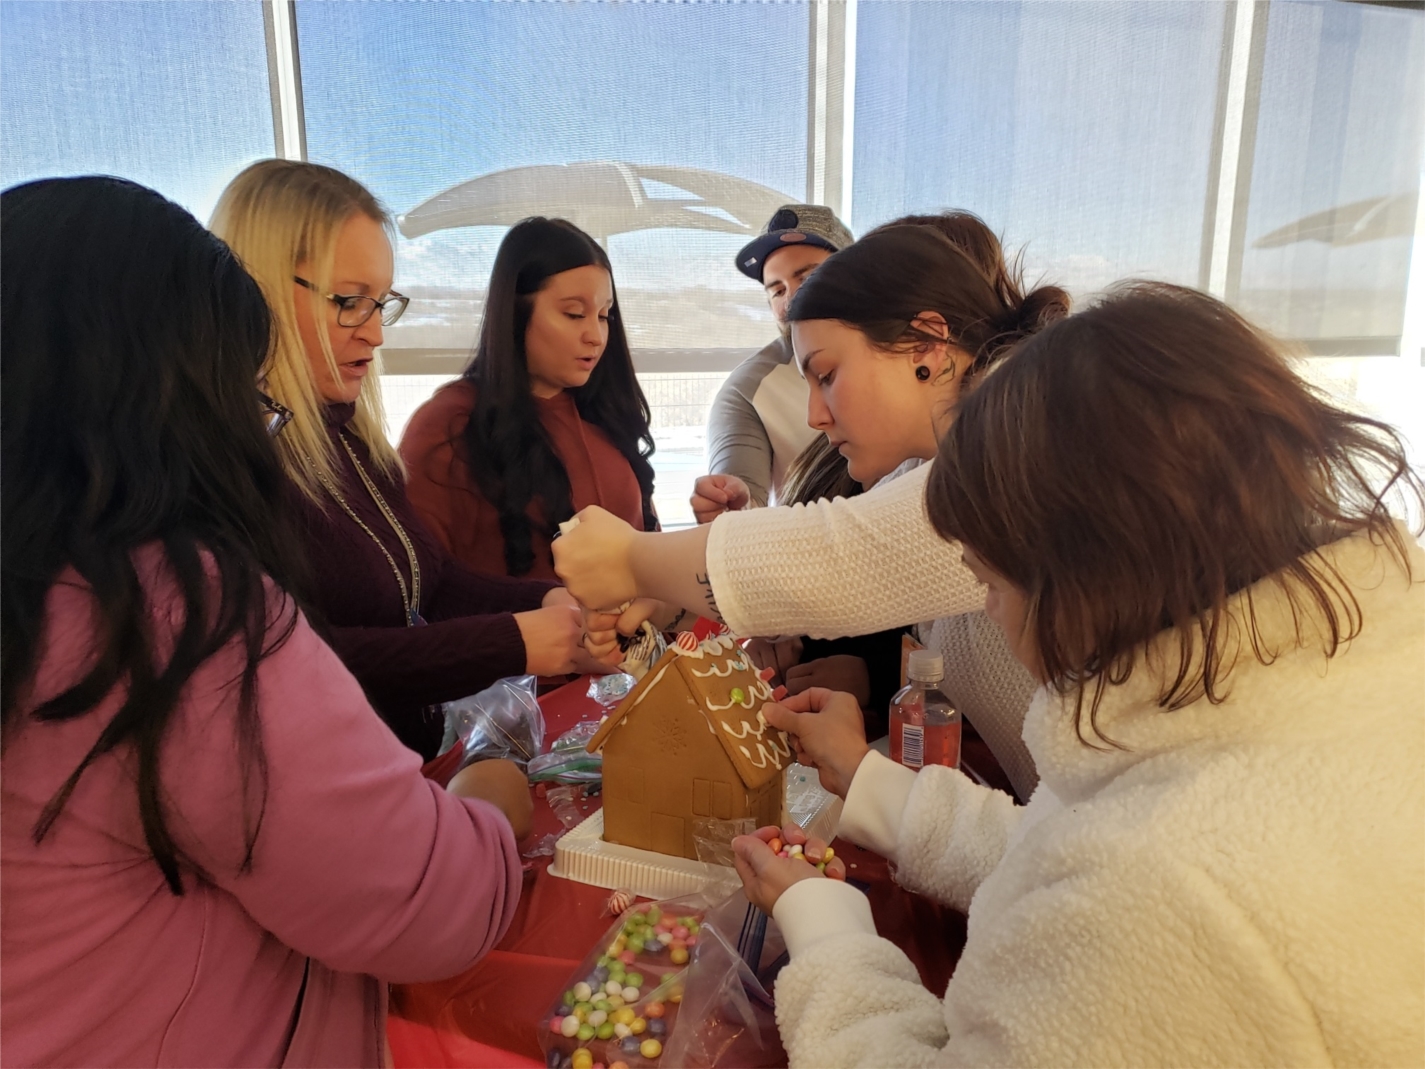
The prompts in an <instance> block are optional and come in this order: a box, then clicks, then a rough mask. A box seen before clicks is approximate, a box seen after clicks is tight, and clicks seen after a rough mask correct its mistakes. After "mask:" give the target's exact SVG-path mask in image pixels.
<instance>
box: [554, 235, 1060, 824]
mask: <svg viewBox="0 0 1425 1069" xmlns="http://www.w3.org/2000/svg"><path fill="white" fill-rule="evenodd" d="M927 221H929V224H928V222H927ZM1067 308H1068V296H1067V295H1066V294H1065V293H1064V292H1063V291H1062V290H1059V289H1057V288H1054V287H1051V286H1042V287H1039V288H1038V289H1035V290H1033V291H1032V292H1030V293H1028V294H1025V293H1024V292H1023V287H1022V285H1021V283H1020V281H1019V279H1018V278H1017V277H1016V276H1015V274H1014V272H1013V271H1012V270H1011V269H1010V268H1009V267H1008V266H1007V265H1006V263H1005V260H1004V254H1003V252H1002V250H1001V248H1000V245H999V241H998V240H997V239H996V238H995V236H994V234H993V233H992V232H991V231H990V230H989V228H988V227H986V226H985V224H984V223H983V222H982V221H981V220H979V219H978V218H976V217H975V216H973V215H970V214H969V213H965V212H954V213H947V214H945V215H943V216H936V217H916V222H915V224H914V225H896V224H890V225H888V226H886V227H882V228H880V229H878V230H875V231H872V232H871V233H870V234H868V235H866V236H865V237H864V238H862V239H861V240H860V241H858V242H856V243H855V244H853V245H850V246H848V247H847V248H845V249H843V250H842V251H841V252H838V253H837V254H836V255H834V256H832V257H831V258H830V259H828V260H826V261H825V262H824V263H822V264H821V265H820V266H819V267H818V268H817V270H816V271H815V272H814V273H813V274H812V275H811V276H810V277H809V278H808V279H807V281H806V282H805V283H804V284H803V285H802V287H801V289H800V290H799V291H798V292H797V296H796V298H795V300H793V302H792V305H791V308H790V309H789V312H788V320H789V321H790V322H791V330H792V341H793V345H794V347H795V349H796V353H797V364H798V367H799V369H800V370H801V372H802V374H803V375H804V376H805V377H806V380H807V384H808V387H809V393H810V401H809V409H808V422H810V424H811V425H812V426H813V427H815V428H816V429H818V430H820V431H822V432H824V433H825V434H826V435H827V437H828V439H830V440H831V442H832V443H834V444H835V445H837V446H838V447H839V448H840V452H841V453H842V455H843V456H845V458H846V461H847V468H848V471H849V473H850V475H851V477H852V478H853V479H855V480H856V481H857V482H860V483H862V484H863V485H867V486H870V485H871V484H873V483H875V482H877V480H880V479H882V478H884V477H887V476H889V475H891V473H892V472H893V471H895V470H896V469H897V468H898V467H900V466H901V465H902V464H903V463H904V462H906V461H920V460H928V459H930V458H931V457H933V456H934V455H935V448H936V443H937V442H938V441H939V438H940V435H941V434H943V433H944V430H945V427H946V425H947V423H948V421H949V418H950V414H951V412H952V411H953V408H954V405H955V403H956V401H957V399H958V398H959V397H960V395H961V394H962V393H963V392H965V391H966V390H968V389H970V388H972V387H973V385H974V384H975V383H977V382H978V381H980V380H981V379H982V378H983V377H984V376H985V375H986V374H988V373H989V372H990V371H991V369H993V368H994V367H995V366H996V365H997V364H998V363H999V361H1000V360H1001V359H1002V358H1003V356H1004V355H1005V354H1006V353H1007V352H1009V351H1010V350H1011V348H1012V347H1013V346H1014V344H1016V343H1017V342H1019V341H1022V340H1023V339H1024V338H1026V337H1028V336H1029V335H1031V334H1032V333H1034V331H1036V330H1038V329H1040V328H1041V327H1042V326H1043V325H1044V324H1045V323H1046V322H1050V321H1052V320H1054V319H1058V318H1060V317H1061V316H1062V315H1063V314H1064V313H1065V312H1066V311H1067ZM902 478H903V479H906V478H909V477H908V476H903V477H902ZM712 479H713V480H714V481H716V480H720V479H721V480H724V482H723V483H722V484H720V486H722V487H725V488H727V489H729V491H730V492H731V494H732V495H733V499H732V500H730V501H728V502H727V504H728V506H729V507H731V508H735V507H737V505H738V502H737V500H736V490H735V489H734V488H731V487H727V484H726V477H717V476H715V477H712ZM732 482H733V483H735V482H736V480H732ZM911 485H913V486H915V487H916V490H917V493H916V495H915V498H914V500H913V508H914V509H915V511H916V512H917V513H918V512H919V508H920V506H919V494H918V490H919V487H920V485H921V483H920V481H919V480H918V479H914V480H911ZM709 492H712V491H709ZM844 504H846V502H836V503H831V504H830V505H829V506H823V505H822V504H818V505H813V506H809V507H807V508H801V507H795V508H791V509H777V510H759V511H763V512H769V513H774V514H778V515H780V516H785V517H786V518H787V519H788V520H789V522H790V523H791V524H793V525H801V526H800V527H799V528H797V529H796V530H795V531H794V532H793V537H792V538H791V539H788V540H782V541H780V542H773V543H769V544H766V545H767V547H768V548H769V549H771V548H773V547H776V549H775V551H774V554H775V555H774V557H773V559H772V560H764V563H765V564H767V565H769V567H765V568H764V569H759V570H757V572H756V573H750V574H747V575H746V576H745V577H741V576H739V577H737V578H736V579H733V580H732V581H730V582H728V583H726V584H724V583H722V582H721V581H718V582H715V583H714V584H713V585H712V586H711V587H710V589H711V590H713V591H715V597H716V599H717V601H718V604H719V605H722V602H723V599H724V597H726V598H727V599H728V600H729V601H730V602H731V603H732V605H733V611H732V613H731V614H729V613H728V611H727V606H725V605H722V607H723V616H724V619H726V620H727V621H728V623H729V624H730V625H731V626H732V627H733V629H734V631H736V632H737V633H739V634H743V635H776V634H783V633H789V634H810V635H812V636H813V637H835V636H837V635H844V634H861V633H865V632H866V631H868V630H880V628H869V629H868V628H865V627H863V626H861V622H862V619H863V616H864V612H865V609H866V608H867V607H868V606H867V605H858V604H856V603H855V602H854V601H852V602H848V601H847V600H845V599H842V601H841V602H840V605H839V608H838V610H837V611H832V612H830V613H828V614H827V616H828V617H829V620H827V621H820V620H817V619H815V617H814V616H813V615H811V614H809V615H808V617H807V618H806V620H805V621H804V620H802V619H799V618H798V616H799V614H795V613H793V614H788V619H789V622H790V625H791V626H788V627H775V628H773V627H767V626H764V625H765V624H767V623H770V622H772V621H770V620H767V619H766V618H765V617H762V616H761V615H760V614H759V613H757V612H755V611H754V612H752V613H749V614H746V616H745V617H744V616H743V614H741V613H740V612H739V611H738V610H739V608H740V607H741V605H740V603H741V602H742V601H744V600H745V599H742V598H740V597H739V593H740V591H743V590H750V591H751V592H752V595H753V598H754V599H756V598H758V597H765V595H766V593H768V592H770V590H769V586H768V584H765V583H764V582H763V581H762V580H763V576H764V575H765V574H766V573H768V572H777V573H781V572H782V568H781V562H782V560H783V559H784V558H785V556H786V555H788V554H800V555H802V556H803V557H804V559H805V561H806V562H809V563H811V564H813V565H815V567H816V580H815V585H816V586H817V587H819V588H821V589H826V588H828V587H833V586H835V585H836V584H835V583H828V581H827V580H828V578H831V577H833V576H834V577H835V578H836V579H837V580H838V581H839V579H840V574H839V572H840V568H839V567H837V565H836V563H834V562H832V561H829V560H828V554H827V553H826V552H822V551H821V546H819V545H818V544H817V543H818V541H819V540H821V539H823V538H824V537H825V530H824V529H822V530H818V529H817V528H816V526H815V524H813V523H809V522H808V520H809V519H810V518H811V517H813V516H818V515H821V512H820V510H821V509H822V508H823V507H828V508H829V509H830V510H833V511H834V510H835V509H836V508H837V507H838V505H844ZM589 518H590V516H589V514H588V513H583V514H581V517H580V519H581V521H583V520H586V519H589ZM919 522H920V525H921V526H922V527H924V528H925V531H926V534H927V536H928V538H929V541H930V542H931V543H932V544H934V545H936V546H937V547H939V546H940V545H941V543H940V542H939V540H938V539H936V538H935V536H934V533H933V532H931V531H930V530H929V528H928V525H926V524H925V522H924V520H923V519H922V520H920V521H919ZM898 526H903V525H898ZM726 530H727V527H726V526H725V525H724V526H721V527H719V526H717V525H715V526H714V532H713V534H712V536H711V537H712V539H713V540H714V542H710V543H709V545H708V551H707V559H708V565H709V567H711V566H712V565H713V561H714V559H716V558H717V557H719V556H721V557H722V559H728V560H733V559H735V560H737V561H738V563H739V564H740V565H741V566H742V567H747V566H748V565H750V564H753V563H754V562H755V561H756V559H757V558H756V557H755V556H749V555H746V554H743V553H740V552H736V551H734V552H732V553H724V554H718V553H717V551H716V550H715V549H714V548H713V546H714V545H715V544H720V540H721V539H722V537H723V532H725V531H726ZM629 533H632V532H631V531H630V532H629ZM851 533H852V534H855V533H857V532H856V531H853V532H851ZM897 533H898V532H894V531H883V532H881V533H880V537H872V538H869V539H867V540H866V541H865V542H864V543H863V544H859V545H857V544H852V543H850V542H849V541H848V540H846V539H839V540H838V539H836V538H835V537H834V536H833V538H832V539H830V544H829V545H828V546H827V547H826V548H827V549H829V550H831V551H832V552H833V553H834V552H836V551H837V550H841V551H845V552H848V553H849V554H850V555H853V556H855V557H856V558H857V561H858V563H857V564H854V565H853V564H851V563H850V562H849V561H848V562H847V571H858V572H865V571H866V570H867V567H866V565H867V563H871V564H872V566H873V569H874V570H878V571H880V572H882V573H884V572H885V571H886V570H887V569H888V568H889V569H893V570H895V571H897V572H898V573H899V575H900V576H903V577H904V578H905V579H906V581H907V582H908V583H909V584H912V585H913V584H917V583H921V582H925V581H927V580H929V579H930V578H931V577H930V576H928V575H921V574H919V572H920V571H921V569H923V568H925V567H926V562H925V561H924V560H923V559H922V558H921V556H920V555H919V554H917V553H916V552H915V549H914V547H913V546H906V545H897V546H896V547H895V549H894V551H893V552H894V553H895V554H896V555H897V556H898V557H900V558H901V559H900V560H898V561H895V562H888V561H886V562H883V561H882V560H880V559H878V558H879V553H878V552H877V551H878V549H879V548H880V547H883V546H885V544H886V541H885V536H886V535H887V534H890V535H895V534H897ZM582 534H583V532H582V531H581V532H580V533H579V534H575V535H573V536H572V537H571V538H570V539H569V540H568V541H569V542H570V545H574V544H576V543H577V544H579V545H583V544H584V539H583V538H582V537H581V535H582ZM563 541H565V540H564V539H561V542H563ZM566 548H567V547H565V546H560V547H559V550H558V551H557V552H556V554H555V566H556V568H557V569H559V570H560V574H561V575H562V574H564V573H565V570H566V569H569V568H571V567H573V566H572V565H571V563H570V561H569V557H568V554H567V553H566V552H564V550H565V549H566ZM699 548H700V547H699ZM868 550H869V551H871V552H872V553H873V554H875V555H872V556H869V557H868V556H867V552H868ZM828 564H830V565H831V567H830V568H828V567H827V565H828ZM682 570H683V573H684V574H687V573H688V572H689V571H691V570H696V571H697V572H698V573H699V574H705V575H707V574H710V573H709V571H708V568H704V567H703V564H702V561H701V559H698V560H697V561H695V562H691V563H689V562H686V561H685V562H684V564H683V569H682ZM578 571H580V569H577V568H574V571H571V573H570V574H571V575H573V574H575V572H578ZM954 571H955V572H956V573H957V574H958V584H959V586H960V587H961V588H962V591H963V593H962V595H961V596H960V597H959V598H958V599H957V600H956V601H955V602H952V603H951V604H950V605H949V606H946V607H940V608H937V610H936V611H932V612H927V613H925V614H924V615H921V616H918V617H913V618H912V617H904V616H902V617H901V618H899V619H897V620H894V621H892V622H891V625H898V624H904V623H919V622H921V621H930V620H932V619H933V618H935V617H942V616H949V617H950V618H948V619H935V620H934V623H933V624H931V623H927V624H925V626H924V627H923V628H922V638H923V639H925V640H926V641H927V642H929V643H931V644H933V646H934V647H935V648H938V649H940V650H941V651H942V652H943V653H944V654H945V665H946V679H945V682H944V684H943V686H944V689H945V690H946V692H947V693H948V694H949V696H950V698H951V699H952V700H953V701H954V702H955V704H956V706H957V707H958V708H959V709H960V711H961V712H963V713H964V714H965V716H966V718H967V719H968V720H970V721H971V723H973V724H974V725H975V727H976V728H977V729H979V730H980V732H981V734H982V735H983V736H984V737H985V739H986V741H987V742H988V743H989V744H990V746H991V748H992V749H993V750H994V752H995V754H996V756H997V757H998V758H999V760H1000V763H1001V765H1002V766H1003V767H1004V769H1005V771H1006V772H1007V773H1008V774H1009V776H1010V779H1011V782H1013V784H1014V786H1015V788H1016V789H1017V790H1018V791H1020V793H1021V796H1022V797H1028V795H1029V793H1030V791H1031V790H1032V789H1033V785H1034V782H1035V774H1034V765H1033V762H1032V761H1031V760H1030V758H1029V755H1028V753H1027V751H1026V750H1025V749H1024V744H1023V742H1022V740H1021V728H1022V724H1023V720H1024V711H1025V709H1026V708H1027V707H1028V705H1029V697H1030V695H1031V694H1032V693H1033V689H1034V683H1033V680H1032V679H1031V678H1030V677H1029V676H1028V675H1027V674H1026V673H1025V672H1024V670H1023V668H1021V667H1020V666H1019V665H1018V664H1017V663H1016V662H1015V661H1014V659H1013V657H1011V656H1010V655H1009V652H1008V650H1007V649H1006V648H1005V646H1004V642H1003V639H1002V638H1001V637H1000V635H999V633H998V631H996V629H995V628H993V627H992V626H991V625H990V624H989V623H988V621H987V620H986V619H985V617H984V614H983V613H982V612H980V611H979V610H980V604H979V598H978V593H977V592H976V590H975V586H974V582H973V578H972V577H970V576H968V575H967V574H965V573H964V571H963V569H962V568H961V567H960V566H959V565H958V564H957V565H956V567H955V568H954ZM576 581H577V580H576ZM710 581H711V580H710ZM853 582H854V580H853ZM640 592H641V593H651V591H647V590H643V591H640ZM629 593H631V592H625V594H624V596H623V597H618V598H614V599H613V600H593V601H591V600H586V601H585V604H593V605H609V604H618V603H619V602H621V601H623V600H626V599H627V596H628V594H629ZM683 593H684V600H683V601H682V603H683V604H684V605H685V606H687V607H692V608H699V609H700V610H701V611H705V612H706V611H709V608H708V602H707V601H706V600H704V599H701V598H700V597H699V591H698V590H694V591H692V592H691V594H692V597H693V598H696V599H698V600H697V602H696V604H693V605H689V600H688V597H687V595H688V593H689V592H688V591H686V590H685V591H684V592H683ZM655 596H661V595H655ZM878 596H884V592H878ZM667 600H679V599H678V598H676V597H673V598H669V599H667ZM798 600H800V599H798ZM897 608H899V606H897ZM952 614H953V615H952ZM637 616H638V613H637V612H636V611H635V612H633V613H630V614H629V617H628V618H627V619H625V620H624V621H622V623H621V627H622V629H623V630H624V631H626V632H627V631H630V630H632V629H633V627H634V626H636V623H637ZM740 617H741V618H740ZM804 623H806V624H808V625H809V626H803V624H804ZM823 623H825V624H826V625H827V626H823Z"/></svg>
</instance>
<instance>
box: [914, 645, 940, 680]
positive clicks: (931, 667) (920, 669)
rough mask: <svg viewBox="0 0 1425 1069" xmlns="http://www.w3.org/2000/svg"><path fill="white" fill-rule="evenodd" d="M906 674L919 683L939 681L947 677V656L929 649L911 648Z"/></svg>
mask: <svg viewBox="0 0 1425 1069" xmlns="http://www.w3.org/2000/svg"><path fill="white" fill-rule="evenodd" d="M906 675H907V676H909V677H910V678H911V679H914V680H915V681H916V682H917V683H938V682H940V681H941V680H942V679H944V678H945V658H944V657H942V656H940V654H938V653H931V652H930V651H929V650H911V651H910V658H909V661H908V663H907V665H906Z"/></svg>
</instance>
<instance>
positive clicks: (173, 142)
mask: <svg viewBox="0 0 1425 1069" xmlns="http://www.w3.org/2000/svg"><path fill="white" fill-rule="evenodd" d="M0 99H3V100H4V108H3V110H0V138H3V141H4V145H5V151H4V154H3V155H0V185H4V186H6V187H8V186H11V185H14V184H16V183H18V182H23V181H27V180H29V179H33V178H42V177H54V176H56V175H75V174H96V173H97V174H113V175H120V176H122V177H124V178H131V179H133V180H134V181H136V182H141V183H143V184H144V185H147V186H152V187H153V188H155V189H157V190H158V191H159V192H161V193H163V194H164V195H165V196H167V197H169V198H171V199H173V200H175V201H177V202H178V203H179V204H182V205H183V206H184V207H185V208H187V209H188V210H189V211H191V212H193V213H194V214H195V215H196V216H197V217H198V218H199V219H200V220H203V221H206V220H207V218H208V215H209V214H210V213H211V211H212V209H213V205H214V204H215V203H216V202H217V199H218V194H219V193H221V192H222V189H223V186H225V185H226V184H227V182H228V181H229V179H231V178H232V177H233V175H234V174H236V173H237V172H238V171H239V170H241V169H242V167H244V166H245V165H246V164H248V163H250V162H252V161H253V160H256V159H261V158H262V157H264V156H270V155H272V151H273V138H272V106H271V102H270V97H269V95H268V82H267V51H266V45H265V43H264V37H263V24H262V5H260V4H234V3H227V4H217V3H214V4H154V3H123V2H114V3H102V4H99V3H70V2H65V0H60V2H53V3H52V2H31V3H0Z"/></svg>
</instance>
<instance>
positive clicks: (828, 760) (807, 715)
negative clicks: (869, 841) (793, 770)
mask: <svg viewBox="0 0 1425 1069" xmlns="http://www.w3.org/2000/svg"><path fill="white" fill-rule="evenodd" d="M762 715H763V717H765V718H766V720H767V723H769V724H771V725H772V726H773V727H774V728H780V729H781V730H782V731H785V732H786V733H787V735H788V737H789V738H790V739H791V741H792V745H793V747H794V748H795V750H796V754H797V760H798V761H800V762H801V763H802V764H804V765H810V766H811V767H812V768H815V769H816V770H817V771H818V772H820V773H821V785H822V786H823V787H825V788H826V789H827V790H828V791H830V792H831V793H832V794H835V795H837V796H838V797H841V798H845V797H846V792H847V791H849V790H850V789H851V778H852V777H853V776H855V775H856V770H857V769H858V768H860V767H861V761H862V759H863V758H864V757H865V756H866V755H867V754H868V753H870V751H871V748H870V747H869V746H867V745H866V725H865V721H864V720H863V719H862V717H861V706H860V705H858V704H857V702H856V699H855V698H853V697H852V696H851V695H850V694H841V693H837V692H833V691H829V690H826V689H825V688H823V687H812V688H811V689H810V690H805V691H802V693H800V694H792V695H789V696H788V697H786V698H783V699H782V700H781V701H780V702H775V703H768V704H767V705H764V706H762Z"/></svg>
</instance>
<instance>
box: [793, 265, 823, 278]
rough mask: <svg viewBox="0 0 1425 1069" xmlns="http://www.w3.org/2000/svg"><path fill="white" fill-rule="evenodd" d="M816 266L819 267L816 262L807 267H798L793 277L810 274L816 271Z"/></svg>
mask: <svg viewBox="0 0 1425 1069" xmlns="http://www.w3.org/2000/svg"><path fill="white" fill-rule="evenodd" d="M816 268H817V265H816V264H807V265H806V266H805V267H801V268H798V269H797V271H796V273H795V274H793V275H792V277H793V278H802V277H803V276H805V275H808V274H810V273H811V272H813V271H815V270H816Z"/></svg>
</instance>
